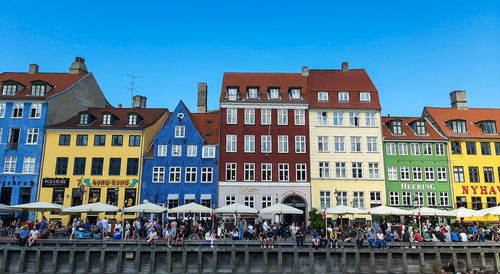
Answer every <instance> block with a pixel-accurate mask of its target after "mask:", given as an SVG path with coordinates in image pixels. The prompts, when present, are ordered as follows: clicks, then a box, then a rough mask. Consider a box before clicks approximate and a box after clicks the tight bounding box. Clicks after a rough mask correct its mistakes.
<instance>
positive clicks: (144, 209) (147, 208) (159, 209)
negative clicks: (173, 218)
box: [123, 203, 167, 213]
mask: <svg viewBox="0 0 500 274" xmlns="http://www.w3.org/2000/svg"><path fill="white" fill-rule="evenodd" d="M166 211H167V208H166V207H163V206H160V205H157V204H153V203H145V204H140V205H135V206H130V207H126V208H124V209H123V212H129V213H163V212H166Z"/></svg>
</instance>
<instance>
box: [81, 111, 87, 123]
mask: <svg viewBox="0 0 500 274" xmlns="http://www.w3.org/2000/svg"><path fill="white" fill-rule="evenodd" d="M88 123H89V115H88V114H87V113H82V114H80V125H87V124H88Z"/></svg>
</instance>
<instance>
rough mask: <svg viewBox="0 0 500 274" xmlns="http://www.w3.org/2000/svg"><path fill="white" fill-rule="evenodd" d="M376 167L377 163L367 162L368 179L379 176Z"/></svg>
mask: <svg viewBox="0 0 500 274" xmlns="http://www.w3.org/2000/svg"><path fill="white" fill-rule="evenodd" d="M378 167H379V165H378V163H368V177H369V178H370V179H378V178H380V174H379V171H378Z"/></svg>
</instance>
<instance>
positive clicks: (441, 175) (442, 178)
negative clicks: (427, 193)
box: [436, 167, 448, 182]
mask: <svg viewBox="0 0 500 274" xmlns="http://www.w3.org/2000/svg"><path fill="white" fill-rule="evenodd" d="M436 170H437V177H438V182H446V181H448V176H447V175H446V167H437V168H436Z"/></svg>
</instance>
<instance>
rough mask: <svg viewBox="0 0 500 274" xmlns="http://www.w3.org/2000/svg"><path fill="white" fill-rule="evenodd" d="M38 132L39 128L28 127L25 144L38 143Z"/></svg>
mask: <svg viewBox="0 0 500 274" xmlns="http://www.w3.org/2000/svg"><path fill="white" fill-rule="evenodd" d="M39 132H40V130H39V129H38V128H28V134H27V135H26V144H27V145H36V144H38V135H39V134H38V133H39Z"/></svg>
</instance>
